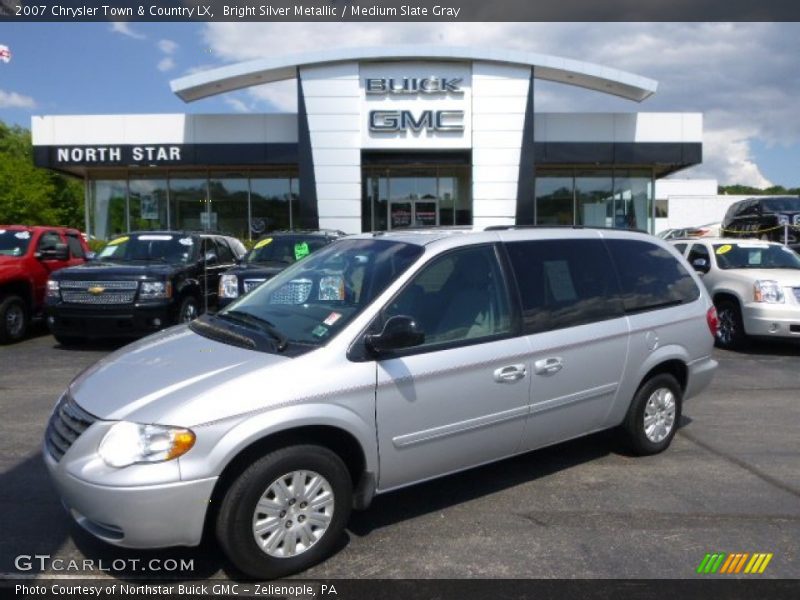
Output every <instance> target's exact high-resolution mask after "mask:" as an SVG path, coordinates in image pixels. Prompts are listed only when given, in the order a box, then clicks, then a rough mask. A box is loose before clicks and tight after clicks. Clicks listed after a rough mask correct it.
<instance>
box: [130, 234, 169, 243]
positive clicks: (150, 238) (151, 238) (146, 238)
mask: <svg viewBox="0 0 800 600" xmlns="http://www.w3.org/2000/svg"><path fill="white" fill-rule="evenodd" d="M137 239H138V240H139V241H140V242H168V241H170V240H171V239H172V236H171V235H140V236H139V237H138V238H137Z"/></svg>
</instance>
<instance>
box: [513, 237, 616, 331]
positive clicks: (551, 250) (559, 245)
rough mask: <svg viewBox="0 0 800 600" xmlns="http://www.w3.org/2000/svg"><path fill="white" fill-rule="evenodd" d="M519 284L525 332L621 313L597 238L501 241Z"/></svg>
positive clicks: (605, 254) (609, 266) (607, 262)
mask: <svg viewBox="0 0 800 600" xmlns="http://www.w3.org/2000/svg"><path fill="white" fill-rule="evenodd" d="M506 249H507V250H508V255H509V258H510V260H511V266H512V268H513V270H514V275H515V276H516V279H517V285H518V286H519V292H520V300H521V302H522V316H523V321H524V326H525V333H528V334H531V333H540V332H543V331H550V330H553V329H562V328H564V327H572V326H575V325H583V324H586V323H592V322H595V321H603V320H606V319H613V318H616V317H621V316H622V315H623V314H624V313H623V309H622V304H621V302H620V299H619V286H618V282H617V280H616V276H615V273H614V268H613V265H612V263H611V259H610V257H609V255H608V251H607V250H606V248H605V246H604V245H603V242H602V241H600V240H538V241H530V242H509V243H507V244H506Z"/></svg>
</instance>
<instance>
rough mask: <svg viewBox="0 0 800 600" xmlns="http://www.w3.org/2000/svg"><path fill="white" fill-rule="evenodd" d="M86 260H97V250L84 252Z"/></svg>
mask: <svg viewBox="0 0 800 600" xmlns="http://www.w3.org/2000/svg"><path fill="white" fill-rule="evenodd" d="M86 260H97V252H91V251H89V252H87V253H86Z"/></svg>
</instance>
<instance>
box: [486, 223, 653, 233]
mask: <svg viewBox="0 0 800 600" xmlns="http://www.w3.org/2000/svg"><path fill="white" fill-rule="evenodd" d="M516 229H596V230H599V231H631V232H633V233H650V232H649V231H646V230H644V229H631V228H630V227H603V226H601V225H489V226H488V227H486V228H485V229H484V231H513V230H516Z"/></svg>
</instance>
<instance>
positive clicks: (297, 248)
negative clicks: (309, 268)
mask: <svg viewBox="0 0 800 600" xmlns="http://www.w3.org/2000/svg"><path fill="white" fill-rule="evenodd" d="M310 253H311V250H309V249H308V242H300V243H299V244H295V245H294V259H295V260H300V259H301V258H305V257H306V256H308V255H309V254H310Z"/></svg>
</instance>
